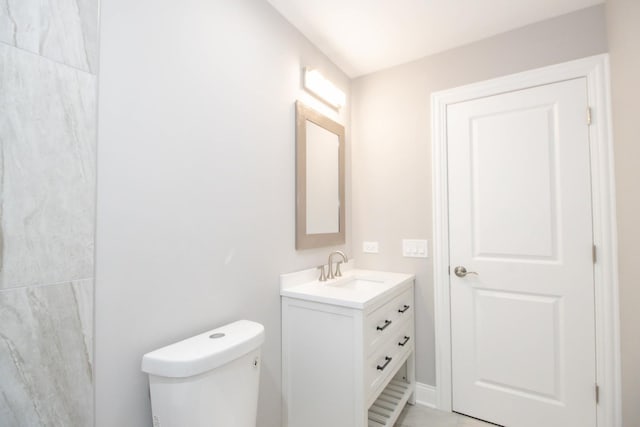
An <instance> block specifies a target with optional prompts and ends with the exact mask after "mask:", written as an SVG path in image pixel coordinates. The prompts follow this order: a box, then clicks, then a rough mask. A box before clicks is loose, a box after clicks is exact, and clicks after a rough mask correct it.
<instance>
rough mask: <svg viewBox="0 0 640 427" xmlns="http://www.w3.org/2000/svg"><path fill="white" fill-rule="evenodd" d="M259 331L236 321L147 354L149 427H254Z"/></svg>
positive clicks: (261, 337)
mask: <svg viewBox="0 0 640 427" xmlns="http://www.w3.org/2000/svg"><path fill="white" fill-rule="evenodd" d="M263 342H264V327H263V326H262V325H261V324H259V323H256V322H252V321H249V320H239V321H237V322H233V323H230V324H228V325H225V326H222V327H219V328H217V329H213V330H211V331H207V332H204V333H202V334H200V335H196V336H194V337H191V338H188V339H186V340H183V341H180V342H177V343H175V344H171V345H168V346H166V347H163V348H160V349H158V350H155V351H152V352H150V353H147V354H145V355H144V356H143V358H142V371H143V372H146V373H147V374H149V390H150V392H151V411H152V416H153V426H154V427H186V426H189V427H205V426H206V427H255V425H256V412H257V408H258V386H259V379H260V348H261V346H262V343H263Z"/></svg>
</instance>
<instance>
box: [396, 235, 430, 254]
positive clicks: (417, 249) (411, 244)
mask: <svg viewBox="0 0 640 427" xmlns="http://www.w3.org/2000/svg"><path fill="white" fill-rule="evenodd" d="M402 256H405V257H410V258H429V241H428V240H418V239H402Z"/></svg>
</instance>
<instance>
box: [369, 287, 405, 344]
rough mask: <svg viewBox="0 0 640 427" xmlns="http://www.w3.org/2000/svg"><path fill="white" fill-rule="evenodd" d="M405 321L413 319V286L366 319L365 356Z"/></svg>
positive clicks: (395, 331)
mask: <svg viewBox="0 0 640 427" xmlns="http://www.w3.org/2000/svg"><path fill="white" fill-rule="evenodd" d="M407 319H413V286H412V287H411V288H409V289H407V290H406V291H404V292H403V293H401V294H400V295H398V296H397V297H395V298H394V299H392V300H391V301H389V302H388V303H386V304H385V305H383V306H382V307H380V308H378V309H376V310H375V311H374V312H372V313H370V314H369V315H368V316H367V317H366V320H365V326H364V327H365V331H364V332H365V334H364V348H365V355H369V354H371V353H372V352H374V351H375V350H376V348H377V347H378V346H379V345H380V344H381V343H382V342H385V341H386V340H387V339H388V338H389V337H390V336H392V335H394V334H396V333H397V332H398V328H400V327H402V326H401V325H402V324H403V323H404V322H405V321H406V320H407ZM411 323H412V324H413V321H412V322H411Z"/></svg>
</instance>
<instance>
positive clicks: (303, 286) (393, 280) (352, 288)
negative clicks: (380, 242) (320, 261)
mask: <svg viewBox="0 0 640 427" xmlns="http://www.w3.org/2000/svg"><path fill="white" fill-rule="evenodd" d="M314 270H315V269H310V270H303V271H300V272H295V273H289V274H283V275H282V276H280V283H281V289H280V295H281V296H283V297H289V298H296V299H302V300H306V301H314V302H320V303H325V304H333V305H339V306H343V307H351V308H359V309H365V308H369V307H371V306H373V305H376V303H377V302H379V301H386V300H387V299H388V297H391V296H392V294H396V293H400V292H402V291H403V290H404V289H406V288H407V287H409V286H410V284H411V283H412V281H413V279H414V278H415V276H414V275H413V274H404V273H389V272H384V271H375V270H358V269H350V268H347V269H346V271H344V272H343V275H342V277H340V278H337V279H333V280H327V281H326V282H320V281H318V279H317V278H315V279H313V280H309V277H310V276H317V274H316V273H317V271H314Z"/></svg>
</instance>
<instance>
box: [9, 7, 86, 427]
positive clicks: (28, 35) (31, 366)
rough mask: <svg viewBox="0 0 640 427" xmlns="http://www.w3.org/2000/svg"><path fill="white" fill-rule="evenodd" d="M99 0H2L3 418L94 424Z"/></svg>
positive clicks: (20, 421) (32, 422)
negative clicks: (94, 267) (94, 285)
mask: <svg viewBox="0 0 640 427" xmlns="http://www.w3.org/2000/svg"><path fill="white" fill-rule="evenodd" d="M97 24H98V1H97V0H86V1H81V2H76V1H71V0H68V1H59V2H55V4H53V2H41V1H36V0H20V1H6V2H2V4H0V94H1V95H0V168H1V169H0V199H1V205H0V218H1V223H2V233H1V234H2V239H1V242H0V244H1V245H2V250H1V252H2V253H1V255H0V257H1V259H0V262H1V263H2V265H1V267H0V425H2V426H12V427H13V426H36V425H69V426H89V425H91V424H92V422H93V371H92V370H93V367H92V365H93V356H92V354H93V331H92V328H93V312H92V311H93V252H94V238H93V236H94V210H95V200H94V195H95V141H96V84H97V77H96V72H97V59H98V52H97V33H98V31H97V28H98V26H97Z"/></svg>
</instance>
